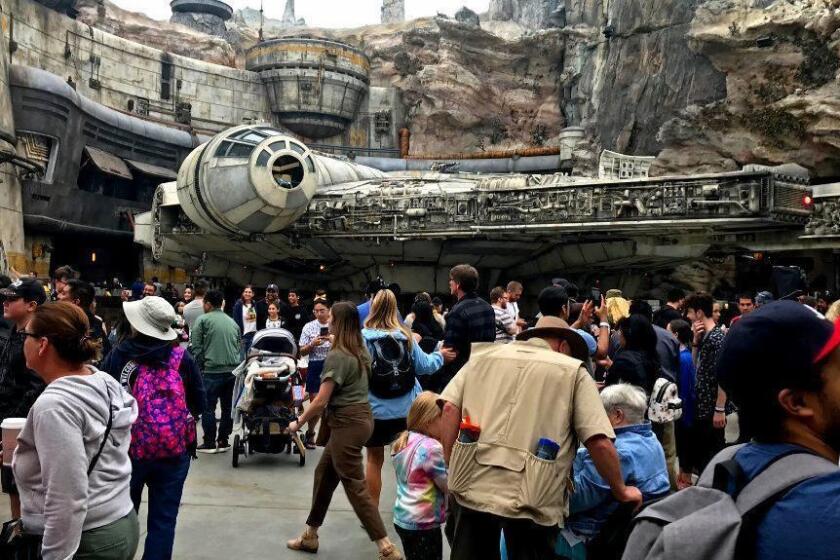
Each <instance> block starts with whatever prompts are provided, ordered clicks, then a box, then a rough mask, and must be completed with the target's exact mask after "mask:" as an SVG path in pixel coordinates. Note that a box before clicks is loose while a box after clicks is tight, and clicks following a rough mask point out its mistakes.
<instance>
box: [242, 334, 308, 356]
mask: <svg viewBox="0 0 840 560" xmlns="http://www.w3.org/2000/svg"><path fill="white" fill-rule="evenodd" d="M251 350H252V351H253V350H261V351H263V352H271V353H273V354H290V355H292V356H296V355H297V344H296V343H295V337H294V335H292V333H290V332H289V331H287V330H286V329H263V330H261V331H258V332H257V334H255V335H254V341H253V342H252V343H251Z"/></svg>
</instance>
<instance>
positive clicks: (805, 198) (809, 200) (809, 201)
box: [802, 194, 814, 208]
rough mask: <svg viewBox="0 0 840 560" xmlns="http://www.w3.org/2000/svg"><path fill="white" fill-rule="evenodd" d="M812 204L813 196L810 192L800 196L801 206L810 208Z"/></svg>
mask: <svg viewBox="0 0 840 560" xmlns="http://www.w3.org/2000/svg"><path fill="white" fill-rule="evenodd" d="M813 205H814V198H813V197H812V196H811V195H810V194H806V195H805V196H803V197H802V206H804V207H805V208H810V207H811V206H813Z"/></svg>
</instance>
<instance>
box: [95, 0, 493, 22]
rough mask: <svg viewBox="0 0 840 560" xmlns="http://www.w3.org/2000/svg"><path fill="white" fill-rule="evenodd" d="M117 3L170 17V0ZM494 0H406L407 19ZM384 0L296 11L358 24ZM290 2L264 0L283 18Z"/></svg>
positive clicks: (320, 3)
mask: <svg viewBox="0 0 840 560" xmlns="http://www.w3.org/2000/svg"><path fill="white" fill-rule="evenodd" d="M111 1H112V2H113V3H114V4H116V5H118V6H120V7H121V8H124V9H126V10H131V11H135V12H143V13H145V14H146V15H148V16H149V17H152V18H155V19H169V16H170V14H171V11H170V9H169V0H141V1H138V0H111ZM225 1H226V2H227V3H228V4H231V5H232V6H233V7H234V9H240V8H245V7H251V8H255V9H259V8H260V0H225ZM489 4H490V0H406V2H405V11H406V14H405V15H406V18H407V19H414V18H418V17H426V16H433V15H435V14H436V13H437V12H441V13H444V14H447V15H450V16H451V15H453V14H454V13H455V12H456V11H458V10H459V9H460V8H461V6H467V7H469V8H470V9H472V10H475V11H476V12H478V13H481V12H486V11H487V8H488V6H489ZM381 5H382V1H381V0H297V2H296V3H295V15H296V16H297V17H299V18H305V19H306V23H307V24H309V25H313V26H317V27H327V28H337V27H358V26H361V25H369V24H372V23H379V19H380V16H379V9H380V6H381ZM141 6H142V7H141ZM285 6H286V1H285V0H264V9H265V14H266V16H267V17H272V18H276V19H279V18H280V17H281V16H282V15H283V9H284V8H285Z"/></svg>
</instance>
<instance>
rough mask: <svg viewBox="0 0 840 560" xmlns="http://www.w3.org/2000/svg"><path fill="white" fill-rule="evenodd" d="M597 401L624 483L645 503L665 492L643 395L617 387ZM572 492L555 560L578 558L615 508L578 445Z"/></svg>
mask: <svg viewBox="0 0 840 560" xmlns="http://www.w3.org/2000/svg"><path fill="white" fill-rule="evenodd" d="M601 402H602V403H603V404H604V408H605V409H606V411H607V416H608V417H609V419H610V423H611V424H612V426H613V430H614V431H615V448H616V451H618V456H619V459H620V461H621V473H622V476H623V477H624V483H625V484H628V485H633V486H635V487H637V488H638V489H639V490H640V491H641V492H642V496H643V498H644V501H645V502H647V501H648V500H651V499H655V498H659V497H662V496H665V495H667V494H668V493H669V491H670V483H669V481H668V467H667V465H666V463H665V452H664V451H663V450H662V445H661V444H660V443H659V440H657V439H656V435H654V433H653V430H652V429H651V425H650V422H649V421H647V420H645V412H646V411H647V407H648V402H647V396H646V395H645V392H644V390H643V389H642V388H641V387H636V386H635V385H629V384H627V383H619V384H617V385H612V386H610V387H606V388H605V389H604V390H603V391H601ZM573 468H574V483H575V491H574V494H572V496H571V499H570V500H569V508H570V514H571V515H570V517H569V518H568V519H567V520H566V525H565V528H564V529H563V530H562V532H561V533H560V536H559V537H558V539H557V547H556V550H555V552H556V553H557V555H558V556H559V557H560V558H569V559H571V560H583V559H584V558H586V543H587V542H588V541H589V540H591V539H592V538H594V537H595V536H597V535H598V533H599V532H600V531H601V528H602V527H603V526H604V524H605V523H606V521H607V518H608V517H609V516H610V514H612V513H613V512H614V511H615V510H616V508H617V507H618V502H617V501H616V500H615V498H613V496H612V493H611V491H610V487H609V485H608V484H607V482H606V481H605V480H604V479H603V477H601V475H600V474H598V470H597V469H596V468H595V464H594V463H593V461H592V457H591V456H590V455H589V451H588V450H587V449H586V448H585V447H581V448H580V449H579V450H578V452H577V456H576V457H575V462H574V467H573Z"/></svg>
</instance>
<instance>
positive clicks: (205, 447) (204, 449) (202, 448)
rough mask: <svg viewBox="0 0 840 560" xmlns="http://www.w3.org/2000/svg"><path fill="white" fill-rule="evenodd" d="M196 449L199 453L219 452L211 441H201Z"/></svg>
mask: <svg viewBox="0 0 840 560" xmlns="http://www.w3.org/2000/svg"><path fill="white" fill-rule="evenodd" d="M196 451H198V452H199V453H208V454H213V453H218V452H219V451H218V450H217V449H216V445H215V444H213V443H202V444H201V445H199V446H198V447H196Z"/></svg>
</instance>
